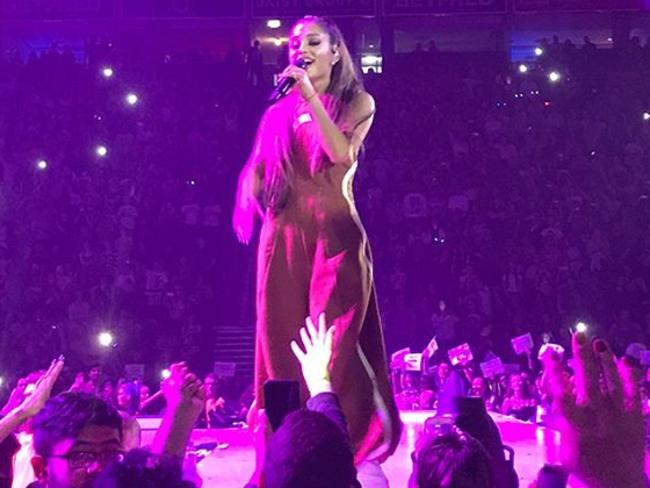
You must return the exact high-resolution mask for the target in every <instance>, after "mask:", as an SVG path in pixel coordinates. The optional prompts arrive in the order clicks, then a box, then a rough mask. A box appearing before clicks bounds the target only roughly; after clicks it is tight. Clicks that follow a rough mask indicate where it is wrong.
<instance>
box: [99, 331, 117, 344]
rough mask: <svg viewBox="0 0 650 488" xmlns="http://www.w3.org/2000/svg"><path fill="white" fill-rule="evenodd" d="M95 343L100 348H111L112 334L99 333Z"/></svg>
mask: <svg viewBox="0 0 650 488" xmlns="http://www.w3.org/2000/svg"><path fill="white" fill-rule="evenodd" d="M97 342H99V345H100V346H102V347H111V346H112V345H113V334H111V333H110V332H101V333H100V334H99V335H98V336H97Z"/></svg>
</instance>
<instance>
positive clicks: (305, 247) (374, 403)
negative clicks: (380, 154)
mask: <svg viewBox="0 0 650 488" xmlns="http://www.w3.org/2000/svg"><path fill="white" fill-rule="evenodd" d="M289 61H290V65H289V66H288V67H287V68H286V69H285V70H284V71H283V73H282V74H281V77H282V78H293V79H294V80H296V83H295V85H294V87H293V88H292V91H290V92H289V94H288V95H287V96H286V97H284V98H282V99H280V100H279V101H278V102H277V103H276V104H275V105H273V106H271V107H270V108H268V109H267V110H266V112H265V113H264V115H263V117H262V120H261V123H260V126H259V129H258V133H257V136H256V139H255V143H254V147H253V151H252V153H251V156H250V157H249V160H248V162H247V163H246V165H245V167H244V169H243V170H242V172H241V175H240V178H239V187H238V192H237V198H236V205H235V209H234V213H233V227H234V230H235V232H236V234H237V237H238V239H239V240H240V242H243V243H248V242H250V240H251V236H252V233H253V229H254V221H255V216H256V215H257V216H260V217H261V219H262V221H263V223H262V230H261V236H260V240H259V245H258V267H257V343H256V373H255V377H256V387H255V396H256V404H255V406H256V408H264V400H263V396H262V392H263V389H262V385H263V384H264V382H265V381H266V380H267V379H277V378H283V379H296V380H299V381H301V384H302V387H301V399H302V401H303V402H304V401H306V400H307V398H308V392H307V387H306V385H305V383H304V382H303V381H302V378H301V375H300V366H299V364H298V362H297V361H295V360H294V359H293V358H292V357H291V354H290V350H289V343H290V342H291V341H292V340H293V339H295V338H297V336H298V329H299V324H300V323H301V322H302V321H303V319H304V317H305V316H311V317H316V316H317V315H318V314H320V313H326V314H327V316H328V317H330V318H331V319H332V320H333V323H334V324H335V325H336V329H337V331H338V332H337V335H336V337H335V338H334V355H333V358H332V384H333V388H334V391H335V392H336V393H337V394H338V396H339V398H340V401H341V405H342V407H343V410H344V411H345V414H346V417H348V419H349V422H350V434H351V438H352V442H353V445H354V448H355V456H356V459H357V462H361V461H363V460H365V459H382V458H386V457H387V456H388V455H390V454H391V453H392V452H393V451H394V450H395V448H396V447H397V444H398V442H399V435H400V430H401V424H400V420H399V415H398V412H397V407H396V406H395V401H394V398H393V393H392V391H391V387H390V383H389V381H388V374H387V369H388V368H387V365H386V353H385V346H384V338H383V332H382V327H381V321H380V318H379V312H378V309H377V301H376V298H375V287H374V282H373V267H372V261H371V255H370V248H369V244H368V239H367V235H366V232H365V230H364V228H363V225H362V224H361V221H360V218H359V214H358V212H357V209H356V207H355V204H354V198H353V194H352V181H353V177H354V174H355V171H356V168H357V157H358V154H359V151H360V149H361V147H362V145H363V141H364V139H365V138H366V135H367V134H368V131H369V130H370V126H371V125H372V121H373V117H374V113H375V103H374V99H373V98H372V96H371V95H370V94H368V93H367V92H366V91H365V90H364V88H363V84H362V80H361V77H360V75H359V73H358V70H357V69H356V68H355V66H354V64H353V61H352V57H351V56H350V53H349V51H348V49H347V46H346V44H345V41H344V39H343V36H342V34H341V31H340V30H339V28H338V27H337V26H336V25H335V24H334V23H333V22H332V21H331V20H329V19H326V18H322V17H313V16H307V17H304V18H302V19H300V20H298V21H297V22H296V23H295V24H294V26H293V27H292V28H291V29H290V34H289ZM299 65H302V66H303V67H300V66H299ZM249 417H250V418H252V419H255V418H256V411H255V409H253V410H252V412H251V415H249ZM382 418H383V419H387V421H386V422H382V420H381V419H382Z"/></svg>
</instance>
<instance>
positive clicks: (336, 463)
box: [264, 409, 356, 488]
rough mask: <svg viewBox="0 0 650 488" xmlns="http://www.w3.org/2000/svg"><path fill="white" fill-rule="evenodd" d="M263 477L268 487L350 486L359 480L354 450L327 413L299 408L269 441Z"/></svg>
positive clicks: (329, 487) (332, 487)
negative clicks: (355, 466) (357, 478)
mask: <svg viewBox="0 0 650 488" xmlns="http://www.w3.org/2000/svg"><path fill="white" fill-rule="evenodd" d="M264 478H265V481H266V485H265V486H266V487H267V488H304V487H307V486H309V487H310V488H350V486H353V484H354V483H355V481H356V470H355V468H354V458H353V454H352V449H351V447H350V444H349V442H348V441H347V439H346V437H345V436H344V434H343V433H342V432H341V431H340V429H339V428H338V426H337V425H336V424H335V423H334V422H333V421H331V420H330V419H328V418H327V417H326V416H325V415H323V414H322V413H319V412H312V411H309V410H305V409H303V410H298V411H296V412H293V413H291V414H289V415H288V416H287V417H286V418H285V419H284V421H283V422H282V425H280V427H279V428H278V430H277V431H276V432H275V434H274V435H273V437H272V438H271V440H270V441H269V444H268V445H267V449H266V459H265V461H264Z"/></svg>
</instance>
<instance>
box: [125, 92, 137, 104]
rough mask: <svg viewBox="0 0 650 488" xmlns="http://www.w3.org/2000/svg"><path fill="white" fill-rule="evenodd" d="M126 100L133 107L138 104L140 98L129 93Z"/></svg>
mask: <svg viewBox="0 0 650 488" xmlns="http://www.w3.org/2000/svg"><path fill="white" fill-rule="evenodd" d="M124 99H125V100H126V103H128V104H129V105H131V106H133V105H135V104H136V103H138V96H137V95H136V94H135V93H128V94H127V95H126V97H124Z"/></svg>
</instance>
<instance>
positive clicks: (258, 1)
mask: <svg viewBox="0 0 650 488" xmlns="http://www.w3.org/2000/svg"><path fill="white" fill-rule="evenodd" d="M375 3H376V2H375V0H252V9H253V17H265V18H269V17H302V16H303V15H327V16H329V17H345V16H373V15H375Z"/></svg>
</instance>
